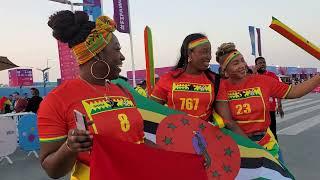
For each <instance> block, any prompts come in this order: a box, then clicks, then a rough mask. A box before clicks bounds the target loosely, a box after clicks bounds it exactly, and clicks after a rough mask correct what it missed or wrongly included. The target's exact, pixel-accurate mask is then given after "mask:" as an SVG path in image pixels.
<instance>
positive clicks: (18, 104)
mask: <svg viewBox="0 0 320 180" xmlns="http://www.w3.org/2000/svg"><path fill="white" fill-rule="evenodd" d="M12 97H13V99H14V101H15V103H14V111H15V112H16V113H19V112H24V111H25V110H26V107H27V105H28V101H27V100H26V99H25V98H24V97H21V96H20V94H19V93H18V92H14V93H12Z"/></svg>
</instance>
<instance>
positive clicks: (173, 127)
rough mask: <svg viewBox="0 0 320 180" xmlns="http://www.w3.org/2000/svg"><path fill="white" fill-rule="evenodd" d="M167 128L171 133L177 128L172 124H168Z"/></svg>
mask: <svg viewBox="0 0 320 180" xmlns="http://www.w3.org/2000/svg"><path fill="white" fill-rule="evenodd" d="M168 128H170V129H172V131H173V130H175V129H176V128H177V126H175V125H174V124H173V123H169V124H168Z"/></svg>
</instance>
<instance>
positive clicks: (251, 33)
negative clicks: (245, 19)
mask: <svg viewBox="0 0 320 180" xmlns="http://www.w3.org/2000/svg"><path fill="white" fill-rule="evenodd" d="M254 32H255V29H254V26H249V35H250V40H251V47H252V52H251V54H252V55H254V56H256V37H255V34H254Z"/></svg>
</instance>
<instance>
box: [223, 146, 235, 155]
mask: <svg viewBox="0 0 320 180" xmlns="http://www.w3.org/2000/svg"><path fill="white" fill-rule="evenodd" d="M232 153H233V151H232V150H231V148H230V147H228V148H227V149H224V155H225V156H229V157H231V155H232Z"/></svg>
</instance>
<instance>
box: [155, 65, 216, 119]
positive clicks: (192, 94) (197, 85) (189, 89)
mask: <svg viewBox="0 0 320 180" xmlns="http://www.w3.org/2000/svg"><path fill="white" fill-rule="evenodd" d="M179 71H180V72H181V70H175V71H170V72H168V73H167V74H164V75H163V76H161V77H160V79H159V81H158V82H157V84H156V85H155V87H154V89H153V92H152V94H151V96H153V97H154V98H156V99H160V100H163V101H165V102H166V103H167V105H168V107H170V108H172V109H176V110H180V111H183V112H185V113H187V114H189V115H191V116H194V117H199V118H201V119H203V120H206V121H207V120H208V118H209V116H210V115H211V114H212V110H213V108H212V103H213V101H214V86H213V84H212V83H211V81H210V80H209V79H208V77H207V76H206V74H205V73H202V74H200V75H191V74H187V73H185V72H184V73H182V74H181V75H180V76H178V77H177V78H174V77H173V76H174V75H177V74H178V73H179Z"/></svg>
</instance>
